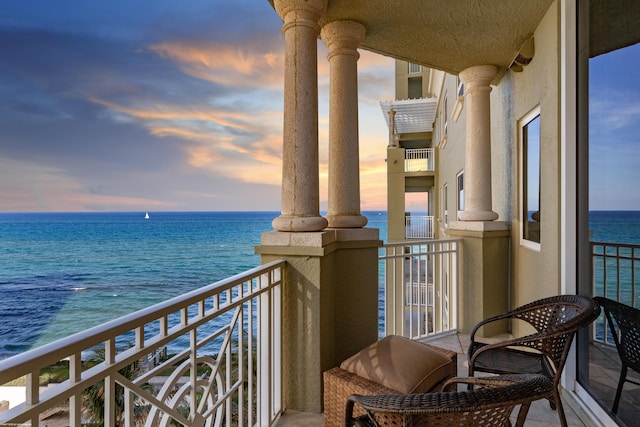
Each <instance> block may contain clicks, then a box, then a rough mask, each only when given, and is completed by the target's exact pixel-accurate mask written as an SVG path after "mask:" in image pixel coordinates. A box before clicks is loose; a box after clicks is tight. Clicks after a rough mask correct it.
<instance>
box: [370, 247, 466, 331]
mask: <svg viewBox="0 0 640 427" xmlns="http://www.w3.org/2000/svg"><path fill="white" fill-rule="evenodd" d="M460 244H461V242H460V240H429V241H411V242H403V243H392V244H386V245H385V246H384V247H383V248H381V254H380V256H379V259H380V261H381V262H382V263H383V265H384V274H385V295H384V301H385V335H390V334H395V335H403V336H406V337H410V338H413V339H418V338H425V337H428V336H433V335H437V334H442V333H450V332H455V331H456V329H457V327H458V325H457V315H458V314H457V313H458V311H457V309H458V301H457V298H458V278H459V271H460V266H459V258H460V257H459V253H460V252H459V251H460Z"/></svg>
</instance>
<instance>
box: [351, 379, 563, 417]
mask: <svg viewBox="0 0 640 427" xmlns="http://www.w3.org/2000/svg"><path fill="white" fill-rule="evenodd" d="M448 383H450V384H454V383H456V384H457V383H464V384H474V385H479V386H482V388H480V389H478V390H473V391H459V392H441V393H424V394H390V395H378V396H361V395H351V396H349V399H348V401H347V410H346V411H345V412H346V413H345V419H346V421H347V422H349V421H350V422H351V423H353V421H354V420H353V417H352V415H351V414H352V411H353V407H354V404H356V403H357V404H358V405H359V406H361V407H362V408H364V409H365V410H366V411H367V413H369V414H373V413H377V412H379V413H387V414H419V413H434V414H435V413H446V412H451V411H456V412H458V411H459V412H465V411H475V410H477V409H478V408H479V407H480V406H483V407H486V408H491V407H498V406H501V405H503V404H507V405H517V404H520V403H522V402H526V401H532V400H537V399H540V398H542V397H546V396H547V395H548V394H549V392H550V391H551V390H552V389H553V382H552V381H551V380H550V379H549V378H546V377H545V376H543V375H531V374H513V375H499V376H495V377H481V378H453V379H451V380H449V381H448ZM347 425H351V424H347Z"/></svg>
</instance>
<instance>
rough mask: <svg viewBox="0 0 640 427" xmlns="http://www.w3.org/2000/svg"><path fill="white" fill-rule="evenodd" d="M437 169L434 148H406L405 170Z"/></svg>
mask: <svg viewBox="0 0 640 427" xmlns="http://www.w3.org/2000/svg"><path fill="white" fill-rule="evenodd" d="M435 170H436V168H435V156H434V151H433V148H407V149H405V150H404V171H405V172H432V171H435Z"/></svg>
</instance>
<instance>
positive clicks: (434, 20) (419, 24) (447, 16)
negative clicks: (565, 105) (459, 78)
mask: <svg viewBox="0 0 640 427" xmlns="http://www.w3.org/2000/svg"><path fill="white" fill-rule="evenodd" d="M269 1H270V3H271V4H273V0H269ZM552 3H553V0H402V1H393V0H328V6H327V12H326V15H325V16H324V17H323V18H322V19H321V21H320V24H321V25H324V24H326V23H328V22H331V21H336V20H354V21H358V22H360V23H362V24H363V25H364V26H365V27H366V29H367V34H366V37H365V40H364V42H363V43H362V46H361V47H362V48H363V49H366V50H369V51H372V52H376V53H380V54H382V55H385V56H390V57H393V58H396V59H401V60H404V61H408V62H413V63H416V64H421V65H423V66H426V67H430V68H436V69H439V70H443V71H447V72H449V73H452V74H458V73H459V72H460V71H462V70H464V69H465V68H468V67H470V66H473V65H483V64H492V65H496V66H497V67H498V68H499V75H501V74H503V73H504V72H505V71H506V70H507V69H508V67H509V66H510V65H511V63H512V61H513V59H514V58H515V56H516V55H517V53H518V51H519V50H520V47H521V46H522V44H523V43H524V42H525V41H526V40H527V39H528V38H529V37H530V36H531V35H532V34H533V33H534V31H535V29H536V27H537V26H538V23H539V22H540V20H541V19H542V17H543V16H544V14H545V13H546V11H547V10H548V9H549V7H550V6H551V5H552ZM589 5H590V22H591V41H590V54H591V56H595V55H599V54H602V53H606V52H609V51H612V50H614V49H618V48H621V47H625V46H629V45H632V44H635V43H638V42H639V41H640V1H638V0H616V1H610V0H590V2H589Z"/></svg>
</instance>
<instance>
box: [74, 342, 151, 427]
mask: <svg viewBox="0 0 640 427" xmlns="http://www.w3.org/2000/svg"><path fill="white" fill-rule="evenodd" d="M104 361H105V351H104V349H103V348H100V349H96V350H94V351H93V353H92V354H91V356H89V358H88V359H87V360H86V363H87V364H88V365H89V366H95V365H98V364H100V363H103V362H104ZM119 372H120V374H121V375H122V376H123V377H125V378H127V379H133V378H135V377H137V376H138V375H140V374H141V373H142V372H141V369H140V364H139V363H138V362H135V363H133V364H131V365H129V366H126V367H124V368H122V369H121V370H120V371H119ZM143 387H144V388H151V385H149V384H145V385H144V386H143ZM82 394H83V398H84V399H83V403H84V405H83V410H84V415H85V417H86V418H87V422H88V423H87V425H95V426H103V425H104V394H105V390H104V380H102V381H99V382H97V383H95V384H94V385H92V386H90V387H88V388H87V389H85V390H84V391H83V393H82ZM115 403H116V405H115V411H116V413H115V419H116V426H123V425H124V387H122V386H121V385H120V384H117V383H116V386H115ZM148 412H149V408H148V406H143V405H135V406H134V425H141V424H144V419H145V418H146V415H147V413H148Z"/></svg>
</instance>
